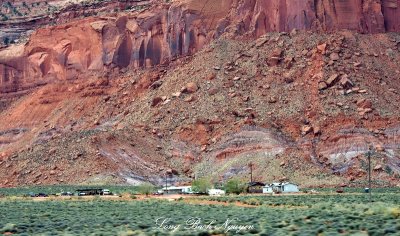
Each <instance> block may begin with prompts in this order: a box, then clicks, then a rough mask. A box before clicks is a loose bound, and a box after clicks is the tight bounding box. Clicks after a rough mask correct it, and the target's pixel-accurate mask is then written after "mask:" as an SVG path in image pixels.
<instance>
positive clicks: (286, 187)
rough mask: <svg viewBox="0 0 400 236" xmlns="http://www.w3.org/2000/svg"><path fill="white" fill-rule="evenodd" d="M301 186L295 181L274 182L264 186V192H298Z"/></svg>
mask: <svg viewBox="0 0 400 236" xmlns="http://www.w3.org/2000/svg"><path fill="white" fill-rule="evenodd" d="M297 192H299V187H298V186H297V185H296V184H293V183H288V182H287V183H272V184H269V185H266V186H264V188H263V193H297Z"/></svg>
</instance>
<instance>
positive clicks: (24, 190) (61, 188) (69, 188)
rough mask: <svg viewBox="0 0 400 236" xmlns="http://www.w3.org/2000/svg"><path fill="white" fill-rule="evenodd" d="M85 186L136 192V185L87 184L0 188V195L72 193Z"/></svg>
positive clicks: (114, 191)
mask: <svg viewBox="0 0 400 236" xmlns="http://www.w3.org/2000/svg"><path fill="white" fill-rule="evenodd" d="M82 188H83V189H85V188H102V189H109V190H111V191H112V192H113V193H116V194H122V193H131V194H135V193H137V189H138V188H137V187H135V186H115V185H112V186H107V185H101V186H89V185H83V186H79V185H50V186H33V187H18V188H0V196H24V195H26V194H28V193H30V192H33V193H46V194H56V193H61V192H72V193H74V192H75V191H76V190H77V189H82Z"/></svg>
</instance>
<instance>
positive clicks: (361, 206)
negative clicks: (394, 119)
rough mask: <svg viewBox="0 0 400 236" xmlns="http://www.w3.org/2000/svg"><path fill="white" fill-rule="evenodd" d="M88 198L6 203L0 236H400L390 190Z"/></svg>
mask: <svg viewBox="0 0 400 236" xmlns="http://www.w3.org/2000/svg"><path fill="white" fill-rule="evenodd" d="M110 189H112V188H111V187H110ZM3 191H4V190H3ZM83 199H84V198H82V199H79V198H71V199H61V198H50V199H48V200H45V201H33V200H31V199H29V198H16V197H10V196H9V197H3V198H0V212H2V214H0V233H6V234H7V233H13V234H16V235H217V234H219V235H339V234H340V235H399V233H398V232H400V199H399V195H398V193H391V191H381V193H375V194H373V202H372V203H369V201H368V197H367V194H360V193H348V194H328V193H321V194H310V195H281V196H269V195H266V196H258V195H257V196H256V195H247V196H226V197H200V198H196V200H195V201H191V200H188V199H177V200H175V201H167V200H156V199H149V200H134V199H125V198H120V199H119V198H117V199H114V200H112V201H111V200H107V199H103V198H99V197H97V198H91V199H90V200H88V199H86V200H83ZM196 201H198V203H197V204H196ZM200 202H202V203H203V204H200ZM204 202H206V203H207V204H204ZM238 202H239V203H241V205H238V204H237V203H238ZM222 203H223V204H222ZM157 220H158V221H157ZM188 221H189V222H188Z"/></svg>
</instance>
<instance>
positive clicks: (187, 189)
mask: <svg viewBox="0 0 400 236" xmlns="http://www.w3.org/2000/svg"><path fill="white" fill-rule="evenodd" d="M158 192H160V193H164V194H190V193H193V191H192V186H168V187H164V188H162V189H161V191H160V190H159V191H158Z"/></svg>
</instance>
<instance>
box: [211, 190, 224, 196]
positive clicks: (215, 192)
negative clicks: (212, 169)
mask: <svg viewBox="0 0 400 236" xmlns="http://www.w3.org/2000/svg"><path fill="white" fill-rule="evenodd" d="M208 195H210V196H222V195H225V191H224V190H222V189H209V190H208Z"/></svg>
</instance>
